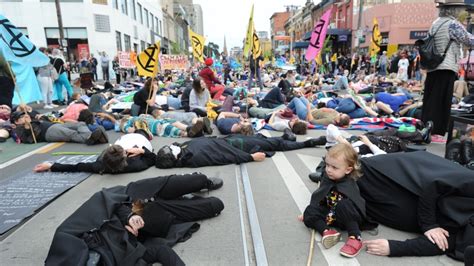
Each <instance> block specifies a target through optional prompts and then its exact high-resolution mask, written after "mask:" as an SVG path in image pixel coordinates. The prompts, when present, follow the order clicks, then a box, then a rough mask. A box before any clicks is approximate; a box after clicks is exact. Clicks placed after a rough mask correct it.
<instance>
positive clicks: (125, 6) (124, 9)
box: [120, 0, 128, 15]
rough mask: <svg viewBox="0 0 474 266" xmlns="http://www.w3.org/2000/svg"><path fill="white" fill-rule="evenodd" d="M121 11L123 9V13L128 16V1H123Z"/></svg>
mask: <svg viewBox="0 0 474 266" xmlns="http://www.w3.org/2000/svg"><path fill="white" fill-rule="evenodd" d="M120 6H121V9H122V13H124V14H125V15H128V6H127V0H121V5H120Z"/></svg>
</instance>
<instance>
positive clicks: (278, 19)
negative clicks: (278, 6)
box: [270, 10, 290, 50]
mask: <svg viewBox="0 0 474 266" xmlns="http://www.w3.org/2000/svg"><path fill="white" fill-rule="evenodd" d="M289 17H290V11H289V10H287V11H286V12H276V13H273V15H272V16H271V17H270V27H271V32H270V40H271V44H272V49H273V50H277V49H278V48H279V47H280V46H287V45H288V43H289V40H285V38H283V40H281V38H276V39H275V36H286V33H285V22H286V21H287V20H288V18H289ZM277 39H280V40H277Z"/></svg>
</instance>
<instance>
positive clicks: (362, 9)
mask: <svg viewBox="0 0 474 266" xmlns="http://www.w3.org/2000/svg"><path fill="white" fill-rule="evenodd" d="M363 11H364V0H359V15H358V16H359V17H358V18H357V38H359V32H360V26H361V24H362V12H363ZM359 48H360V38H359V39H358V40H357V50H359Z"/></svg>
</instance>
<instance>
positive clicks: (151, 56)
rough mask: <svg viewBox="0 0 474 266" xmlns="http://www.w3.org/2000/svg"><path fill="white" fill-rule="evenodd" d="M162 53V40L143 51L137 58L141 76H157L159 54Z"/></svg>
mask: <svg viewBox="0 0 474 266" xmlns="http://www.w3.org/2000/svg"><path fill="white" fill-rule="evenodd" d="M159 54H160V42H156V43H155V44H154V45H152V46H150V47H148V48H146V49H145V51H143V52H141V53H140V55H139V56H138V58H137V70H138V75H139V76H144V77H155V76H156V73H158V55H159Z"/></svg>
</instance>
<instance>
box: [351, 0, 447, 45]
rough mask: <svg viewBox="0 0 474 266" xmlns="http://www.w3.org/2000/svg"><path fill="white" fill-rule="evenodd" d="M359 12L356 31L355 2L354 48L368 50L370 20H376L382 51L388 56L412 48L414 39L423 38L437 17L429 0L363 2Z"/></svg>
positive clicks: (358, 7) (355, 7)
mask: <svg viewBox="0 0 474 266" xmlns="http://www.w3.org/2000/svg"><path fill="white" fill-rule="evenodd" d="M362 9H363V12H362V17H361V25H360V28H357V26H358V18H359V16H358V15H359V10H360V6H359V1H358V0H355V4H354V9H353V11H354V12H353V13H354V15H353V27H352V29H353V32H354V34H353V47H359V48H360V49H361V50H362V51H367V50H368V47H369V45H370V37H371V35H372V27H373V19H374V18H377V21H378V23H379V29H380V32H381V35H382V45H381V50H382V51H385V50H387V51H388V52H389V54H392V53H394V52H396V51H397V50H399V49H403V48H411V47H413V44H414V42H415V41H416V40H417V39H421V38H424V37H425V36H426V34H427V33H428V30H429V28H430V27H431V23H432V22H433V21H434V20H435V19H436V18H437V14H438V12H437V9H436V5H435V3H434V1H432V0H416V1H415V0H386V1H375V0H368V1H367V0H365V1H363V7H362Z"/></svg>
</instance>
